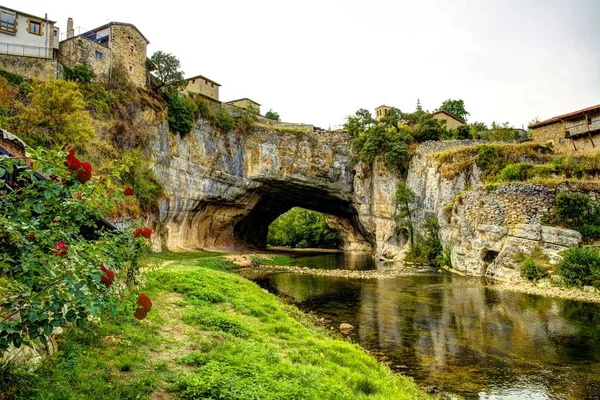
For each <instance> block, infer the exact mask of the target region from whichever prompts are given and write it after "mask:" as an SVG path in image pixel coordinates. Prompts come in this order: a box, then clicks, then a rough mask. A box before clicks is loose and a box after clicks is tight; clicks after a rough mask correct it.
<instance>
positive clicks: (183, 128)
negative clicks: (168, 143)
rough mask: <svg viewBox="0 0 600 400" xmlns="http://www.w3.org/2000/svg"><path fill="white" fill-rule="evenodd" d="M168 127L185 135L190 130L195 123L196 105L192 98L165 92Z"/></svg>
mask: <svg viewBox="0 0 600 400" xmlns="http://www.w3.org/2000/svg"><path fill="white" fill-rule="evenodd" d="M165 99H166V100H167V104H168V106H169V108H168V115H167V119H168V121H169V129H171V131H173V132H179V134H180V135H181V136H186V135H187V134H188V133H190V132H191V130H192V128H193V127H194V124H195V123H196V112H197V111H198V107H197V106H196V104H195V103H194V101H193V100H191V99H189V98H188V97H184V96H182V95H179V94H167V95H166V96H165Z"/></svg>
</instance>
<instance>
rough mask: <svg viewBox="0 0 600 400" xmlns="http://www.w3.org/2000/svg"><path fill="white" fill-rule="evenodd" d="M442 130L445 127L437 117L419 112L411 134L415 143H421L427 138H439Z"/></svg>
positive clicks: (442, 132)
mask: <svg viewBox="0 0 600 400" xmlns="http://www.w3.org/2000/svg"><path fill="white" fill-rule="evenodd" d="M444 132H445V128H444V127H443V126H442V125H441V123H440V121H439V120H438V119H436V118H433V116H432V115H431V114H429V113H420V116H419V117H418V119H417V123H416V124H415V125H414V127H413V132H412V135H413V137H414V139H415V141H416V142H417V143H422V142H426V141H428V140H439V139H440V137H441V136H442V135H443V134H444Z"/></svg>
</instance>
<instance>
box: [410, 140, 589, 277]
mask: <svg viewBox="0 0 600 400" xmlns="http://www.w3.org/2000/svg"><path fill="white" fill-rule="evenodd" d="M476 144H477V143H475V142H470V141H460V142H457V141H448V142H430V143H425V144H423V145H421V146H420V147H419V148H418V149H417V150H416V152H415V154H414V156H413V158H412V159H411V163H410V168H409V172H408V180H407V184H408V185H409V187H411V189H412V190H413V191H414V192H415V193H416V195H417V204H416V207H417V212H416V218H415V225H416V231H417V233H418V234H421V235H423V234H424V229H423V225H424V223H425V221H426V219H427V218H428V217H429V216H431V215H433V216H436V217H437V219H438V221H439V223H440V228H441V229H440V239H441V241H442V244H443V246H444V248H447V249H449V250H450V254H451V260H452V266H453V268H455V269H457V270H459V271H462V272H465V273H467V274H469V275H476V276H483V275H485V276H491V277H500V278H506V279H518V278H519V266H520V265H519V262H518V261H517V260H518V257H516V256H518V255H519V253H522V254H525V255H527V254H530V253H531V251H532V250H533V249H534V248H535V247H539V248H540V249H541V250H542V251H543V252H544V253H545V254H546V255H548V256H549V259H550V262H551V263H556V262H557V261H558V260H559V259H560V256H559V253H560V252H561V251H563V250H566V249H567V248H569V247H571V246H575V245H577V244H579V243H580V242H581V234H580V233H579V232H576V231H573V230H570V229H563V228H558V227H550V226H544V225H542V221H543V219H544V216H546V215H548V214H550V213H551V212H552V201H553V199H554V196H555V193H556V192H557V191H560V190H569V189H568V188H567V187H566V186H568V184H563V185H562V186H561V185H559V187H557V188H555V189H552V188H548V187H546V186H544V185H535V184H531V183H506V184H502V185H499V186H498V187H495V188H490V189H487V188H485V187H483V186H482V185H481V178H480V175H481V172H480V171H479V169H478V167H477V165H476V164H465V165H464V166H463V169H462V171H458V172H454V173H452V174H444V173H443V171H444V167H445V165H444V164H443V162H442V161H441V159H440V157H439V155H440V154H441V153H442V152H444V151H447V150H449V149H452V150H456V149H461V148H466V147H469V146H474V145H476ZM459 157H460V154H459ZM449 175H450V176H449Z"/></svg>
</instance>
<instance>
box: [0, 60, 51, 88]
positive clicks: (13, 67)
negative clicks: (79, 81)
mask: <svg viewBox="0 0 600 400" xmlns="http://www.w3.org/2000/svg"><path fill="white" fill-rule="evenodd" d="M0 69H3V70H6V71H8V72H12V73H13V74H17V75H21V76H22V77H25V78H29V79H38V80H40V81H47V80H50V79H59V78H62V75H63V67H62V65H60V63H59V62H58V61H57V60H54V59H49V58H37V57H23V56H12V55H8V54H2V55H0Z"/></svg>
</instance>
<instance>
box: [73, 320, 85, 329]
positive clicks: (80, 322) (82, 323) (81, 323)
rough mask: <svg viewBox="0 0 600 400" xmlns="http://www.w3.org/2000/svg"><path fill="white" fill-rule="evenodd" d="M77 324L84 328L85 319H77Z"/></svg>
mask: <svg viewBox="0 0 600 400" xmlns="http://www.w3.org/2000/svg"><path fill="white" fill-rule="evenodd" d="M75 325H76V326H77V327H78V328H79V329H83V327H84V325H85V320H83V319H78V320H77V321H75Z"/></svg>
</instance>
